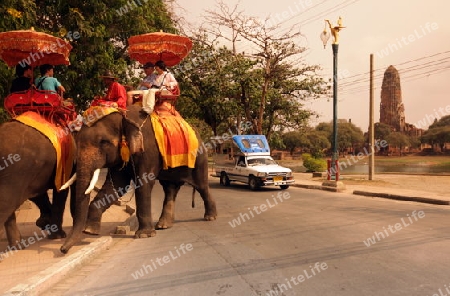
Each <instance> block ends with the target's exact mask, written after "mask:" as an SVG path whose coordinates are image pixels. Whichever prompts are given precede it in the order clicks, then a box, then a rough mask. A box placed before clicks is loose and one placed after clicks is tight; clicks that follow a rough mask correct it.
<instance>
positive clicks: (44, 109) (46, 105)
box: [4, 88, 76, 125]
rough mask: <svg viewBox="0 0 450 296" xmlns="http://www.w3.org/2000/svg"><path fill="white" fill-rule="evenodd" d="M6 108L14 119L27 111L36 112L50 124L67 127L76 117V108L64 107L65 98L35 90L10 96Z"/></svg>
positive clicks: (49, 92) (5, 104) (6, 99)
mask: <svg viewBox="0 0 450 296" xmlns="http://www.w3.org/2000/svg"><path fill="white" fill-rule="evenodd" d="M4 106H5V109H6V110H7V111H8V113H9V114H10V115H11V117H13V118H14V117H16V116H18V115H20V114H22V113H25V112H27V111H35V112H37V113H39V114H40V115H42V116H44V117H45V118H46V119H47V120H48V121H50V122H53V123H55V124H56V123H57V124H61V125H67V124H68V122H69V121H72V120H74V119H75V117H76V112H75V108H74V106H73V105H70V106H69V105H64V104H63V98H62V97H60V96H59V95H58V94H57V93H54V92H51V91H46V90H37V89H34V88H30V89H29V90H27V91H23V92H16V93H12V94H10V95H8V96H7V97H6V98H5V102H4Z"/></svg>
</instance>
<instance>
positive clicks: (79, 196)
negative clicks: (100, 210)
mask: <svg viewBox="0 0 450 296" xmlns="http://www.w3.org/2000/svg"><path fill="white" fill-rule="evenodd" d="M89 163H90V164H92V162H89ZM78 164H79V165H78V166H77V183H76V196H75V208H74V213H73V228H72V232H71V233H70V234H69V235H68V237H67V239H66V241H65V242H64V244H63V245H62V246H61V248H60V251H61V252H62V253H63V254H67V252H69V250H70V248H71V247H72V246H73V245H75V244H76V243H78V242H79V241H80V240H81V236H82V234H83V230H84V228H85V226H86V221H87V217H88V211H89V202H90V195H89V194H88V189H89V188H90V185H92V184H93V185H95V183H96V181H95V182H94V179H96V180H98V175H99V173H100V169H98V168H95V167H91V165H88V164H86V163H85V162H84V161H80V162H78ZM91 176H92V178H91ZM91 179H92V180H91ZM89 192H90V191H89Z"/></svg>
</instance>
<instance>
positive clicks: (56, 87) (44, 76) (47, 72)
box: [34, 64, 66, 97]
mask: <svg viewBox="0 0 450 296" xmlns="http://www.w3.org/2000/svg"><path fill="white" fill-rule="evenodd" d="M39 71H40V72H41V77H38V78H36V80H35V82H34V84H35V85H36V88H37V89H40V90H49V91H51V92H55V93H58V94H59V95H60V96H61V97H62V96H63V94H64V92H65V91H66V89H65V88H64V86H62V85H61V82H59V81H58V79H56V78H55V77H53V65H50V64H43V65H41V66H40V67H39Z"/></svg>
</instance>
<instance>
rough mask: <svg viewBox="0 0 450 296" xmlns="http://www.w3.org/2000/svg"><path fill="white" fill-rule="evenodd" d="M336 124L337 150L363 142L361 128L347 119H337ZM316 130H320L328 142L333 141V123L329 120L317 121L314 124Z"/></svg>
mask: <svg viewBox="0 0 450 296" xmlns="http://www.w3.org/2000/svg"><path fill="white" fill-rule="evenodd" d="M337 125H338V126H337V137H338V139H337V142H338V143H337V144H338V149H339V151H342V150H344V149H346V148H351V147H353V146H354V145H362V144H363V143H364V134H363V132H362V130H361V128H359V127H357V126H356V125H354V124H353V123H351V122H347V121H338V123H337ZM316 131H320V132H322V133H323V135H326V136H327V138H328V140H329V142H330V143H333V124H332V123H331V122H330V123H326V122H321V123H319V124H318V125H317V126H316Z"/></svg>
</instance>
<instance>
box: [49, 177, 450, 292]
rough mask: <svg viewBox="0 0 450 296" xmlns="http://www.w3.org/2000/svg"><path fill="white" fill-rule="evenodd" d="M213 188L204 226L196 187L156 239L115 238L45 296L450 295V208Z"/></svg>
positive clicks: (346, 196)
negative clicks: (212, 217) (193, 203)
mask: <svg viewBox="0 0 450 296" xmlns="http://www.w3.org/2000/svg"><path fill="white" fill-rule="evenodd" d="M211 184H212V185H211V186H212V190H213V193H214V195H215V197H216V199H217V202H218V210H219V216H220V217H219V219H218V220H217V221H215V222H205V221H202V220H201V219H200V218H201V217H202V215H203V209H202V207H200V206H199V205H200V203H199V202H197V208H196V209H191V208H190V198H189V196H190V192H191V189H190V188H188V187H183V189H182V191H181V194H180V196H179V198H178V204H177V211H176V212H177V223H176V224H175V226H174V228H172V229H169V230H164V231H159V232H158V234H157V236H156V237H154V238H151V239H142V240H134V239H131V238H130V237H129V236H122V237H114V245H113V247H112V248H111V249H109V251H107V252H105V253H104V254H103V255H101V256H99V257H98V258H97V259H95V260H93V261H92V262H91V264H89V265H86V266H84V267H82V268H81V269H79V270H77V271H75V273H73V274H71V275H69V276H68V277H67V280H65V281H62V282H60V283H59V284H58V285H56V286H55V287H54V289H52V290H51V291H47V292H46V293H45V295H89V296H90V295H159V296H166V295H171V296H172V295H196V296H199V295H200V296H203V295H233V296H234V295H320V296H323V295H358V296H359V295H433V294H437V295H440V294H439V293H440V292H442V293H444V294H443V295H446V294H445V293H448V291H450V278H449V276H448V275H449V271H450V256H448V249H449V247H450V232H449V228H450V219H448V216H449V214H450V213H449V209H447V208H448V206H447V207H446V206H439V205H429V204H422V203H413V202H399V201H394V200H387V199H377V198H369V197H362V196H355V195H350V194H347V193H329V192H326V191H320V190H307V189H301V188H290V189H289V190H287V191H280V190H279V189H276V188H273V189H263V190H262V191H259V192H251V191H249V190H247V189H246V187H245V186H244V185H242V186H241V185H238V184H236V185H233V186H232V187H231V188H223V187H220V186H219V185H218V182H216V181H212V182H211ZM283 194H284V195H283ZM199 200H200V199H199V198H198V199H197V201H199ZM160 206H161V201H157V202H155V203H154V209H155V216H154V219H155V220H156V219H157V218H158V217H159V216H158V214H157V211H156V209H159V208H160ZM237 219H240V221H239V222H240V225H238V223H237V222H238V220H237ZM232 225H233V226H234V227H233V226H232ZM369 239H371V240H369ZM446 289H448V291H446ZM280 290H281V291H280Z"/></svg>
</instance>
